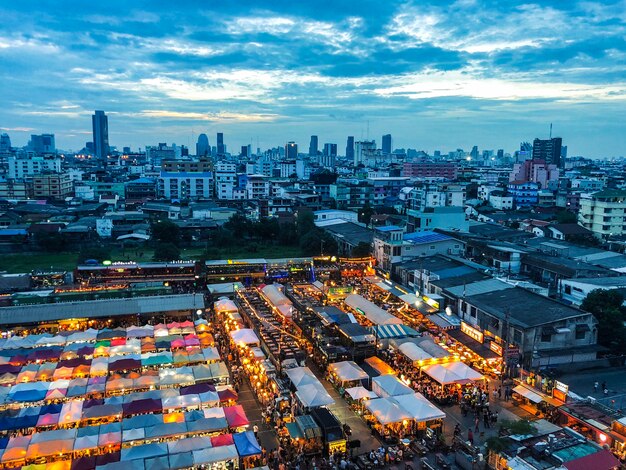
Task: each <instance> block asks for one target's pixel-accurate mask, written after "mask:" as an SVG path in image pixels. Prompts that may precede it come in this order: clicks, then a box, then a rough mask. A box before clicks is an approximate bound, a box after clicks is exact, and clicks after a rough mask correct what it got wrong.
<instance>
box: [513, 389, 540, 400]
mask: <svg viewBox="0 0 626 470" xmlns="http://www.w3.org/2000/svg"><path fill="white" fill-rule="evenodd" d="M513 393H517V394H518V395H521V396H523V397H524V398H527V399H528V400H530V401H532V402H533V403H541V402H542V401H543V398H541V395H539V394H537V393H535V392H533V391H532V390H529V389H527V388H526V387H524V386H523V385H518V386H516V387H515V388H513Z"/></svg>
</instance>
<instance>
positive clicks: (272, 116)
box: [139, 109, 279, 122]
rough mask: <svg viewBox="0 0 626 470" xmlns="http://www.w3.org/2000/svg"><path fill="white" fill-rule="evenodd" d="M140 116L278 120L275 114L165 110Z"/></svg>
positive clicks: (153, 111) (144, 111) (251, 120)
mask: <svg viewBox="0 0 626 470" xmlns="http://www.w3.org/2000/svg"><path fill="white" fill-rule="evenodd" d="M139 115H140V116H143V117H149V118H168V119H185V120H189V121H210V122H271V121H275V120H276V119H278V117H279V116H278V115H277V114H258V113H250V114H245V113H229V112H218V113H193V112H181V111H166V110H151V109H147V110H143V111H141V112H140V113H139Z"/></svg>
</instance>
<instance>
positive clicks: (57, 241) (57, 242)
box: [35, 233, 65, 253]
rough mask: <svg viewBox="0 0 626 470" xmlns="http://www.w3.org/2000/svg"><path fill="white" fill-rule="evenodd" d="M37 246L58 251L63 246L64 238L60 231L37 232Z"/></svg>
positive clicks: (50, 250) (45, 249)
mask: <svg viewBox="0 0 626 470" xmlns="http://www.w3.org/2000/svg"><path fill="white" fill-rule="evenodd" d="M35 242H36V243H37V246H39V248H41V249H42V250H44V251H48V252H51V253H52V252H58V251H63V249H64V248H65V239H64V238H63V235H61V234H60V233H38V234H36V235H35Z"/></svg>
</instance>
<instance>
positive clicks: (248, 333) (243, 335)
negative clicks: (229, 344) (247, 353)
mask: <svg viewBox="0 0 626 470" xmlns="http://www.w3.org/2000/svg"><path fill="white" fill-rule="evenodd" d="M230 337H231V338H232V339H233V341H234V342H235V343H237V344H241V345H245V344H255V345H257V346H258V345H259V338H258V337H257V335H256V333H255V332H254V330H251V329H250V328H242V329H241V330H235V331H231V332H230Z"/></svg>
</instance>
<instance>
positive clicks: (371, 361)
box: [365, 356, 396, 375]
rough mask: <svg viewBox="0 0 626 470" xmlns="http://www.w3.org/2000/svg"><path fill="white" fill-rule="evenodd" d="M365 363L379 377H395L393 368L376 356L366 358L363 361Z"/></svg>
mask: <svg viewBox="0 0 626 470" xmlns="http://www.w3.org/2000/svg"><path fill="white" fill-rule="evenodd" d="M365 363H366V364H367V365H368V366H370V367H371V368H373V369H374V370H375V371H376V372H378V374H380V375H396V371H395V370H394V369H393V367H391V366H390V365H389V364H387V363H386V362H385V361H383V360H382V359H380V358H379V357H377V356H372V357H368V358H367V359H365Z"/></svg>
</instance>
